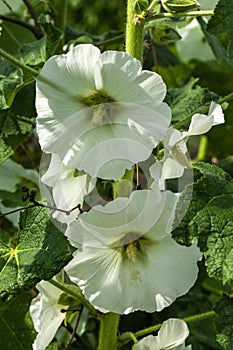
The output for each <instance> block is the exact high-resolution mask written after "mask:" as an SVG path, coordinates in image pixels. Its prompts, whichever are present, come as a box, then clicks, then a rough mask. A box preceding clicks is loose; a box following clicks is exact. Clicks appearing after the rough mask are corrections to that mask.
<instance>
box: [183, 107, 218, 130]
mask: <svg viewBox="0 0 233 350" xmlns="http://www.w3.org/2000/svg"><path fill="white" fill-rule="evenodd" d="M222 123H224V115H223V112H222V108H221V106H220V105H218V104H216V103H215V102H211V105H210V109H209V114H208V116H206V115H205V114H199V113H197V114H194V115H193V116H192V120H191V123H190V126H189V130H188V131H187V132H183V133H182V134H183V136H185V137H186V136H193V135H202V134H205V133H206V132H207V131H209V130H210V129H211V128H212V126H214V125H218V124H222Z"/></svg>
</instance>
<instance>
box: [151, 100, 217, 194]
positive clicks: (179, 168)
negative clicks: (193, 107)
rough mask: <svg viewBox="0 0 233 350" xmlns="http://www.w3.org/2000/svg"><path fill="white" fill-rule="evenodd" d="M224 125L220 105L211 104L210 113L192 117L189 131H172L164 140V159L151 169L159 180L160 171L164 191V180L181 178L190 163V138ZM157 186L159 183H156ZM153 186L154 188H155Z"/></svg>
mask: <svg viewBox="0 0 233 350" xmlns="http://www.w3.org/2000/svg"><path fill="white" fill-rule="evenodd" d="M222 123H224V115H223V111H222V108H221V106H220V105H219V104H217V103H215V102H211V104H210V108H209V113H208V115H207V116H206V115H205V114H199V113H196V114H194V115H193V116H192V119H191V123H190V125H189V129H188V131H182V132H181V131H179V130H176V129H170V130H169V131H168V133H167V136H166V138H165V139H164V158H163V159H162V160H161V161H160V162H156V163H154V164H153V165H152V166H151V168H150V173H151V176H152V177H153V178H154V177H155V178H157V176H158V172H159V171H160V187H161V189H164V180H165V179H173V178H179V177H181V176H182V175H183V173H184V169H186V168H187V166H188V163H189V156H188V150H187V147H186V142H187V140H188V137H189V136H195V135H202V134H205V133H206V132H208V131H209V130H210V129H211V128H212V126H215V125H218V124H222ZM154 185H155V186H157V182H155V183H154ZM154 185H153V184H152V188H153V186H154Z"/></svg>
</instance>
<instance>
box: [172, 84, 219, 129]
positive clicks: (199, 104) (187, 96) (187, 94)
mask: <svg viewBox="0 0 233 350" xmlns="http://www.w3.org/2000/svg"><path fill="white" fill-rule="evenodd" d="M197 82H198V79H194V78H191V79H190V80H189V82H188V83H187V84H186V85H184V86H183V87H181V88H175V89H170V90H169V91H168V94H167V96H166V102H167V103H168V104H169V105H170V107H171V109H172V122H177V121H180V120H182V119H184V118H186V117H187V116H189V115H192V114H194V113H196V112H197V111H198V110H199V109H200V108H202V109H203V108H204V107H205V106H206V107H208V106H209V105H210V102H211V101H213V100H217V98H218V96H217V95H216V94H214V93H212V92H209V91H208V90H207V89H205V88H202V87H200V86H199V85H197Z"/></svg>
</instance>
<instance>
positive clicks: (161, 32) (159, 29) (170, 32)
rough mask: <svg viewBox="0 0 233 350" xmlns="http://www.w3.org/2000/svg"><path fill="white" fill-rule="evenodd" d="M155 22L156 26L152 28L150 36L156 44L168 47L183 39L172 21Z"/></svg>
mask: <svg viewBox="0 0 233 350" xmlns="http://www.w3.org/2000/svg"><path fill="white" fill-rule="evenodd" d="M153 22H154V25H153V27H151V28H150V35H151V37H152V39H153V40H154V41H155V42H156V43H158V44H160V45H167V44H172V43H174V42H175V41H177V40H180V39H181V36H180V35H179V34H178V33H177V31H176V30H175V28H174V25H173V22H172V21H171V20H170V19H159V20H155V21H153Z"/></svg>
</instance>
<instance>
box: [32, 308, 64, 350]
mask: <svg viewBox="0 0 233 350" xmlns="http://www.w3.org/2000/svg"><path fill="white" fill-rule="evenodd" d="M62 308H65V307H62ZM60 310H61V308H58V309H56V308H53V309H51V310H45V312H44V313H43V317H42V318H41V325H42V326H41V329H40V332H39V333H38V335H37V337H36V339H35V341H34V343H33V345H32V348H33V350H45V349H46V348H47V346H48V345H49V344H50V342H51V341H52V340H53V338H54V336H55V334H56V332H57V330H58V328H59V326H60V325H61V323H62V321H63V320H64V319H65V313H62V312H61V311H60Z"/></svg>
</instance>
